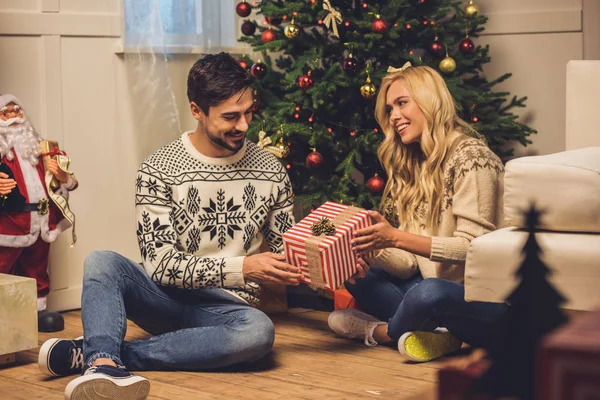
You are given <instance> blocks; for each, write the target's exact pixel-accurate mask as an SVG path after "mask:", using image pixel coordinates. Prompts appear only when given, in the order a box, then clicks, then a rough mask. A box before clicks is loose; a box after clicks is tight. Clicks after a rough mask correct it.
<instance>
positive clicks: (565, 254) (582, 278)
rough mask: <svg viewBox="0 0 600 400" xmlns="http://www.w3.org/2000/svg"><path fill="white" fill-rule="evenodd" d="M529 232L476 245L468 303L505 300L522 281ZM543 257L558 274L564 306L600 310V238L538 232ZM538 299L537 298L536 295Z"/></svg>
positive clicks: (468, 272) (511, 232) (503, 233)
mask: <svg viewBox="0 0 600 400" xmlns="http://www.w3.org/2000/svg"><path fill="white" fill-rule="evenodd" d="M527 235H528V233H527V232H526V231H524V230H522V229H518V228H514V227H509V228H504V229H499V230H497V231H494V232H491V233H488V234H486V235H483V236H480V237H478V238H476V239H474V240H473V241H471V246H470V248H469V252H468V253H467V261H466V264H465V299H466V300H467V301H490V302H503V301H504V300H505V299H506V298H507V297H508V295H509V294H510V293H511V292H512V291H513V289H514V288H515V286H516V285H517V283H518V282H519V281H518V279H517V277H516V276H515V273H516V271H517V268H518V267H519V266H520V265H521V262H522V260H523V253H522V249H523V246H524V245H525V241H526V240H527ZM536 239H537V241H538V244H539V245H540V247H541V249H542V254H541V258H542V260H543V261H544V262H545V264H546V265H547V266H548V267H549V268H550V269H551V270H552V275H551V276H550V281H551V282H552V283H553V284H554V287H555V288H556V289H558V290H559V291H560V292H561V293H562V295H563V296H564V297H565V298H567V302H566V303H565V304H564V305H563V307H564V308H569V309H573V310H592V309H594V308H597V307H598V306H600V289H599V288H600V234H593V233H563V232H560V233H559V232H538V233H536ZM533 295H535V294H533Z"/></svg>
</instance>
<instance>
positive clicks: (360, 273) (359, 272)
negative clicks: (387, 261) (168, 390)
mask: <svg viewBox="0 0 600 400" xmlns="http://www.w3.org/2000/svg"><path fill="white" fill-rule="evenodd" d="M369 268H371V265H370V264H369V262H368V261H367V260H365V259H364V258H362V257H360V256H359V257H358V258H357V259H356V273H355V274H354V275H352V276H351V277H350V278H348V282H350V283H352V284H355V283H356V280H357V279H362V278H364V277H365V276H367V272H369Z"/></svg>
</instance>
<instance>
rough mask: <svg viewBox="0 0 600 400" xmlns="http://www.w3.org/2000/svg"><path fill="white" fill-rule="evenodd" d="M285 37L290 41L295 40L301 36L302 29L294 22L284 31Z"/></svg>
mask: <svg viewBox="0 0 600 400" xmlns="http://www.w3.org/2000/svg"><path fill="white" fill-rule="evenodd" d="M283 33H284V34H285V37H287V38H288V39H294V38H295V37H297V36H298V35H299V34H300V28H299V27H298V25H296V24H295V23H294V22H293V21H292V23H290V24H289V25H288V26H286V27H285V29H284V30H283Z"/></svg>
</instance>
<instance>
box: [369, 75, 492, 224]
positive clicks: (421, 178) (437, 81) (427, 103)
mask: <svg viewBox="0 0 600 400" xmlns="http://www.w3.org/2000/svg"><path fill="white" fill-rule="evenodd" d="M398 80H403V81H404V83H405V85H406V88H407V89H408V90H409V91H410V93H411V95H412V100H413V101H415V103H416V104H417V106H418V107H419V109H420V110H421V112H422V113H423V115H424V117H425V124H424V127H423V133H422V135H421V139H420V141H419V143H412V144H409V145H406V144H404V143H402V140H401V138H400V135H398V134H397V133H396V131H395V130H394V128H393V127H392V125H391V123H390V115H389V112H388V111H387V110H386V98H387V93H388V90H389V88H390V86H391V85H392V83H394V82H396V81H398ZM375 119H376V120H377V122H378V123H379V125H380V126H381V129H382V131H383V133H384V135H385V139H384V140H383V142H382V143H381V145H380V146H379V149H378V151H377V155H378V156H379V160H380V161H381V164H382V166H383V168H384V169H385V171H386V173H387V175H388V181H387V184H386V186H385V190H384V192H383V201H382V204H381V209H382V211H383V210H384V207H385V205H386V204H385V203H386V200H388V198H391V200H392V209H393V210H395V211H396V212H397V217H398V219H399V223H400V226H399V228H401V229H404V230H407V231H409V232H413V233H419V232H420V225H421V222H420V220H421V216H420V215H419V213H420V212H421V209H420V207H421V206H424V205H426V206H427V208H426V210H427V214H426V216H425V221H424V222H425V227H426V228H427V229H428V230H430V231H432V230H433V229H435V228H436V227H437V225H438V223H439V222H438V221H439V218H440V214H441V212H442V210H441V205H442V197H443V193H442V192H443V172H444V171H443V164H444V162H445V160H446V157H447V155H448V151H449V149H450V146H451V145H452V143H453V142H454V140H455V139H457V138H458V137H459V136H462V135H470V136H477V137H480V138H481V135H479V134H478V133H477V132H476V131H474V130H473V128H471V127H470V126H469V125H468V124H467V123H466V122H465V121H463V120H462V119H460V117H459V116H458V115H457V113H456V105H455V103H454V100H453V99H452V96H451V95H450V92H449V91H448V87H447V86H446V83H445V82H444V79H443V78H442V77H441V76H440V74H439V73H437V72H436V71H435V70H434V69H432V68H430V67H427V66H417V67H409V68H406V69H404V70H402V71H395V72H392V73H390V74H388V75H386V77H385V78H383V81H382V82H381V88H380V90H379V94H378V95H377V102H376V104H375Z"/></svg>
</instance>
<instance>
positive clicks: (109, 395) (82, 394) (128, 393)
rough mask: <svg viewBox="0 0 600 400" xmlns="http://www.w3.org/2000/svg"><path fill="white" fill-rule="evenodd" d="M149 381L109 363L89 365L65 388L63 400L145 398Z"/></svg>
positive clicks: (129, 399) (130, 399) (148, 390)
mask: <svg viewBox="0 0 600 400" xmlns="http://www.w3.org/2000/svg"><path fill="white" fill-rule="evenodd" d="M149 393H150V381H148V379H146V378H143V377H141V376H136V375H133V374H131V373H130V372H127V371H126V370H125V369H123V368H118V367H113V366H110V365H98V366H95V367H89V368H87V369H86V370H85V372H84V374H83V375H81V376H80V377H78V378H75V379H73V380H72V381H71V382H69V384H68V385H67V387H66V389H65V400H96V399H111V400H145V399H146V398H147V397H148V394H149Z"/></svg>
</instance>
